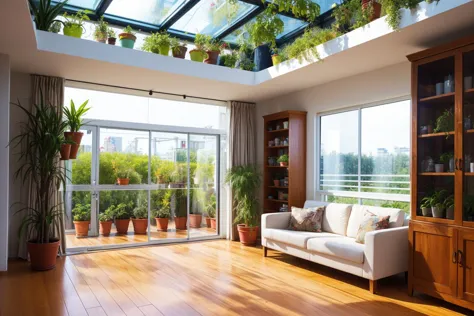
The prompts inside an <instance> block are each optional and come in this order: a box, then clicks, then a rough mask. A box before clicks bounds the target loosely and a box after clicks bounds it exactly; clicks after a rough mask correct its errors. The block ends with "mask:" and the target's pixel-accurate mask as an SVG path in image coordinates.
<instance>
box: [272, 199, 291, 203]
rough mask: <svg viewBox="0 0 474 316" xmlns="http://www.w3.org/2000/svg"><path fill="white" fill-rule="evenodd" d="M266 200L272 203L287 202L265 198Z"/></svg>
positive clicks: (286, 201)
mask: <svg viewBox="0 0 474 316" xmlns="http://www.w3.org/2000/svg"><path fill="white" fill-rule="evenodd" d="M267 201H269V202H274V203H288V200H277V199H267Z"/></svg>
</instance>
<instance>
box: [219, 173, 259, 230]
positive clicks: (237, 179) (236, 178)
mask: <svg viewBox="0 0 474 316" xmlns="http://www.w3.org/2000/svg"><path fill="white" fill-rule="evenodd" d="M225 182H226V183H227V184H229V185H230V188H231V190H232V197H233V200H234V201H233V204H234V207H235V210H236V212H237V215H236V217H235V223H244V224H246V225H247V226H256V225H257V223H258V217H259V211H258V199H257V195H256V190H257V189H258V188H259V187H260V183H261V175H260V172H259V171H258V170H257V167H256V166H254V165H246V166H236V167H233V168H232V169H230V170H229V171H228V172H227V174H226V177H225Z"/></svg>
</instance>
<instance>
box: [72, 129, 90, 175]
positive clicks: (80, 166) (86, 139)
mask: <svg viewBox="0 0 474 316" xmlns="http://www.w3.org/2000/svg"><path fill="white" fill-rule="evenodd" d="M80 132H82V133H84V135H83V136H82V140H81V146H80V147H79V150H78V151H77V157H76V159H71V160H68V161H67V162H66V167H67V170H68V180H70V182H71V184H91V173H92V131H91V130H87V129H84V130H80ZM68 182H69V181H68Z"/></svg>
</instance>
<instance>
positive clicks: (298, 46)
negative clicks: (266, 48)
mask: <svg viewBox="0 0 474 316" xmlns="http://www.w3.org/2000/svg"><path fill="white" fill-rule="evenodd" d="M338 35H339V34H338V32H336V31H334V30H331V29H320V28H312V29H307V30H306V31H305V32H304V34H303V35H302V36H300V37H298V38H297V39H296V40H295V41H294V42H293V43H291V44H290V45H287V46H286V47H285V48H284V54H283V55H285V56H287V57H288V58H296V59H298V61H299V62H300V63H301V62H303V59H305V60H306V61H308V62H311V61H313V60H314V58H316V59H318V60H319V59H320V57H319V54H318V50H317V46H318V45H320V44H323V43H325V42H327V41H330V40H332V39H334V38H336V37H337V36H338Z"/></svg>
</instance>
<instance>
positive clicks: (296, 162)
mask: <svg viewBox="0 0 474 316" xmlns="http://www.w3.org/2000/svg"><path fill="white" fill-rule="evenodd" d="M263 119H264V129H265V130H264V131H263V133H264V135H265V136H264V144H263V148H264V166H263V170H264V175H263V186H264V190H263V192H264V203H263V204H264V210H263V211H264V212H265V213H271V212H278V211H280V209H281V208H282V206H287V210H288V211H290V210H291V207H292V206H296V207H303V205H304V202H305V200H306V112H301V111H284V112H279V113H274V114H270V115H266V116H264V117H263ZM284 155H286V156H287V157H288V158H289V159H288V163H287V165H285V164H280V163H279V162H278V161H277V160H278V158H279V157H281V156H284Z"/></svg>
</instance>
